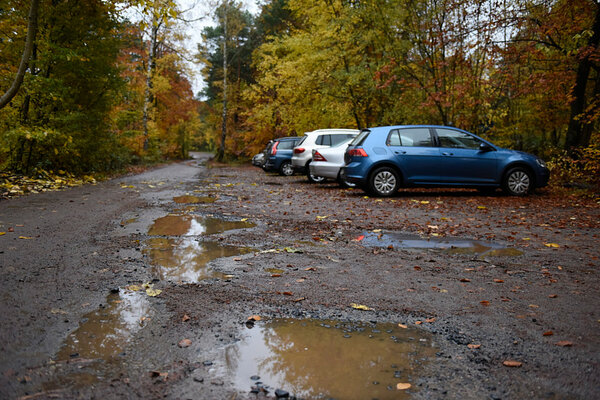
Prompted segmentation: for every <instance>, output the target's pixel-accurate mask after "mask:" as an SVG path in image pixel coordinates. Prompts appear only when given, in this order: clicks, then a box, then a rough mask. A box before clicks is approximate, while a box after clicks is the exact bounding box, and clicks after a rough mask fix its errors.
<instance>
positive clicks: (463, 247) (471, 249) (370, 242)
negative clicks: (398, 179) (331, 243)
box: [361, 232, 523, 257]
mask: <svg viewBox="0 0 600 400" xmlns="http://www.w3.org/2000/svg"><path fill="white" fill-rule="evenodd" d="M364 236H365V237H364V239H363V240H362V241H361V243H362V244H363V245H365V246H370V247H390V246H393V247H394V248H395V249H433V250H441V251H445V252H447V253H450V254H467V255H486V256H512V257H515V256H520V255H522V254H523V252H522V251H521V250H518V249H515V248H512V247H506V246H505V245H502V244H500V243H494V242H486V241H481V240H463V239H448V238H430V239H420V238H417V237H414V236H412V235H407V234H402V233H395V232H391V233H380V234H377V233H373V232H367V233H365V235H364Z"/></svg>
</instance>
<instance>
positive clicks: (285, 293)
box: [283, 292, 294, 296]
mask: <svg viewBox="0 0 600 400" xmlns="http://www.w3.org/2000/svg"><path fill="white" fill-rule="evenodd" d="M283 294H284V295H285V296H293V295H294V294H293V293H292V292H283Z"/></svg>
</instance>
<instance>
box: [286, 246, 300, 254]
mask: <svg viewBox="0 0 600 400" xmlns="http://www.w3.org/2000/svg"><path fill="white" fill-rule="evenodd" d="M283 250H284V251H285V252H286V253H303V251H302V250H298V249H294V248H293V247H284V248H283Z"/></svg>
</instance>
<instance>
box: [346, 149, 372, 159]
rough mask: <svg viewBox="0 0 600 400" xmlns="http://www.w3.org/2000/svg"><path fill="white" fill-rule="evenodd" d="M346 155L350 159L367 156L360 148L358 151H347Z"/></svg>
mask: <svg viewBox="0 0 600 400" xmlns="http://www.w3.org/2000/svg"><path fill="white" fill-rule="evenodd" d="M348 155H349V156H350V157H368V156H369V155H368V154H367V152H366V151H365V150H364V149H363V148H360V147H359V148H358V149H350V150H348Z"/></svg>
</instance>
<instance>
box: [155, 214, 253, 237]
mask: <svg viewBox="0 0 600 400" xmlns="http://www.w3.org/2000/svg"><path fill="white" fill-rule="evenodd" d="M255 226H256V225H255V224H253V223H251V222H247V221H226V220H223V219H219V218H214V217H197V216H191V215H167V216H165V217H161V218H158V219H156V220H154V223H153V224H152V226H150V229H149V230H148V234H149V235H151V236H196V235H210V234H213V233H221V232H225V231H229V230H233V229H243V228H253V227H255Z"/></svg>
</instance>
